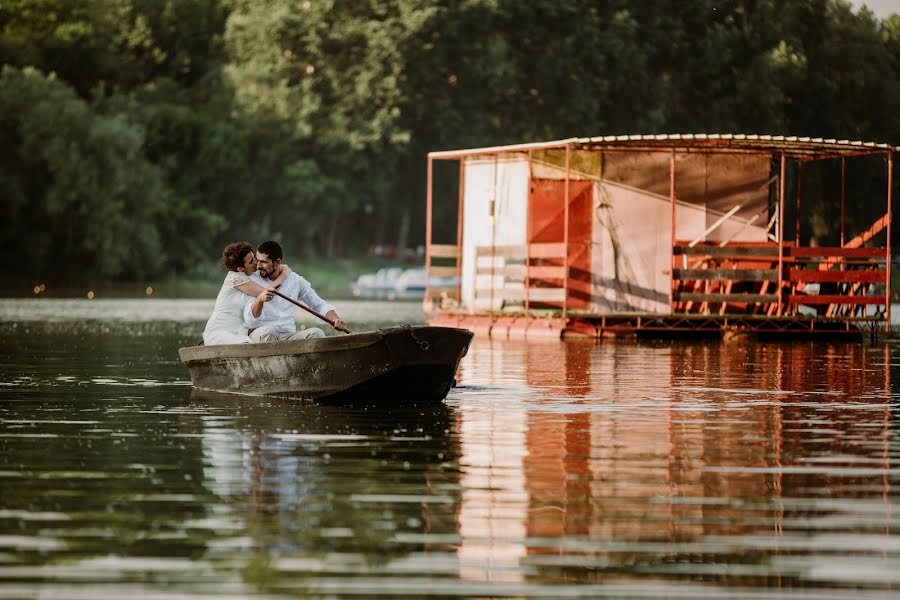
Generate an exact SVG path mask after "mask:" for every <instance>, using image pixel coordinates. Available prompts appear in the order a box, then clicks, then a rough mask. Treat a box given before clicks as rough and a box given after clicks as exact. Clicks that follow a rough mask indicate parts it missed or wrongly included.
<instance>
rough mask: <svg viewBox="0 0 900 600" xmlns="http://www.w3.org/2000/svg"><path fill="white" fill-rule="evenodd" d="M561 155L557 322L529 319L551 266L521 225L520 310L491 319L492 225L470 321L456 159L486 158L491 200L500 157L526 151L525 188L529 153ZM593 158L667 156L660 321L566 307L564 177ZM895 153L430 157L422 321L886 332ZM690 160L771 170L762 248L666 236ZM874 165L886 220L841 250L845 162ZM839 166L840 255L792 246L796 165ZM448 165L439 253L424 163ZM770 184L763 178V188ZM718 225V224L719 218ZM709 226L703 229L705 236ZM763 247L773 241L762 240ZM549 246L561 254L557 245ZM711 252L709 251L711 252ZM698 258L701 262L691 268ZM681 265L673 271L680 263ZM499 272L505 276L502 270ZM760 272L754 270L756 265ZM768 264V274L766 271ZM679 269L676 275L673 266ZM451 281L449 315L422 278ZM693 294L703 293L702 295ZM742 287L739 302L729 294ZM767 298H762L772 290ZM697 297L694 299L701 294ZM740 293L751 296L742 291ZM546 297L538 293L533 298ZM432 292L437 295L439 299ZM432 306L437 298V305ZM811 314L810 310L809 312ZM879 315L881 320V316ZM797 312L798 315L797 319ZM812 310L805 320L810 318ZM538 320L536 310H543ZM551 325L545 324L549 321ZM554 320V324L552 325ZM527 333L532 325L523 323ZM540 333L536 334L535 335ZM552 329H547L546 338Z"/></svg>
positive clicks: (830, 147)
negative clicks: (486, 277)
mask: <svg viewBox="0 0 900 600" xmlns="http://www.w3.org/2000/svg"><path fill="white" fill-rule="evenodd" d="M548 150H559V151H563V152H564V153H565V163H564V171H565V180H564V182H565V183H564V187H563V189H564V192H563V194H562V196H563V197H562V198H561V202H562V203H563V207H562V212H563V223H564V224H563V240H562V244H561V246H562V248H563V249H564V250H563V251H564V253H565V255H564V256H562V259H563V263H562V264H563V265H564V267H563V276H562V282H563V283H562V297H561V298H560V299H559V301H558V302H559V304H558V306H557V309H558V313H557V315H556V317H553V315H546V314H544V313H541V316H542V317H543V316H546V317H547V318H546V319H543V318H542V319H536V318H535V317H536V314H537V313H536V312H535V310H534V307H535V305H538V306H541V305H542V304H543V306H544V307H545V308H546V303H542V300H541V299H539V298H537V297H536V294H537V293H538V292H540V291H542V290H541V289H540V287H538V288H535V287H533V284H532V279H533V277H532V275H533V274H534V273H535V272H545V273H546V272H549V270H550V269H551V267H544V268H543V269H544V270H543V271H542V270H541V267H540V266H536V265H540V264H545V263H544V260H545V259H547V258H548V257H553V256H557V255H555V254H554V250H553V249H552V248H549V247H550V246H554V244H538V243H531V240H530V236H531V224H530V221H528V225H527V228H528V233H527V234H526V235H527V238H528V240H527V241H526V245H525V247H524V249H523V250H522V252H523V253H524V256H523V257H521V258H523V260H524V264H523V265H522V273H523V274H524V290H523V299H524V308H523V311H522V314H521V315H515V314H512V315H511V314H506V315H505V316H501V315H498V314H495V310H494V309H493V306H494V301H495V296H494V287H495V283H494V281H495V276H496V275H497V273H499V272H500V271H499V270H498V268H497V267H495V259H496V257H497V256H501V255H502V256H503V257H504V260H505V261H506V260H508V259H509V257H510V256H512V255H511V254H509V252H511V251H510V249H509V248H505V249H504V248H502V247H498V246H497V245H496V241H495V240H496V229H497V227H503V223H502V222H494V223H493V225H492V231H493V233H492V236H491V238H492V240H491V248H490V256H491V265H492V266H491V270H490V273H491V284H490V285H491V288H490V300H491V303H490V306H491V308H490V310H487V311H478V310H474V309H473V307H465V306H461V304H462V296H461V281H460V280H461V279H462V278H461V274H462V261H463V253H462V244H463V239H464V237H465V236H466V232H465V231H464V227H463V220H462V219H463V214H464V208H463V205H464V202H465V193H464V181H465V161H466V160H467V159H471V158H487V159H491V158H492V159H493V164H494V174H493V176H494V178H495V182H494V189H493V192H492V193H493V201H494V202H496V200H497V198H496V193H497V186H496V177H497V165H498V159H499V157H500V156H502V155H508V154H512V153H527V162H528V170H529V178H531V177H533V175H532V174H533V153H535V152H537V151H548ZM583 150H591V151H597V152H600V153H602V152H631V153H660V152H664V153H670V157H669V161H668V162H669V169H668V171H669V173H668V175H669V182H668V184H669V185H668V192H669V202H670V204H671V209H670V211H671V216H670V218H671V222H670V224H669V227H670V234H671V235H670V236H669V237H670V240H671V249H670V250H671V252H670V257H671V263H670V264H671V270H670V271H669V274H670V281H669V284H670V285H669V294H668V305H669V313H668V314H658V313H649V312H648V313H646V314H638V315H635V314H628V315H624V314H615V313H609V312H595V313H590V312H589V311H588V312H587V313H585V312H584V311H576V312H578V313H579V314H573V311H572V310H570V303H569V293H568V287H569V277H570V268H569V266H568V265H569V262H568V259H569V253H570V248H569V242H570V240H569V219H570V216H569V201H570V198H569V196H570V192H569V184H570V172H571V169H572V168H573V167H572V156H573V154H572V153H573V152H574V151H583ZM897 150H900V147H893V146H889V145H887V144H878V143H874V142H859V141H848V140H835V139H823V138H808V137H792V136H766V135H740V134H675V135H628V136H601V137H593V138H570V139H566V140H558V141H552V142H542V143H530V144H516V145H508V146H494V147H487V148H475V149H468V150H453V151H444V152H431V153H429V155H428V190H427V209H426V221H427V223H426V235H425V238H426V251H425V256H426V273H427V275H426V281H427V283H426V286H427V287H426V295H425V309H426V315H427V317H428V319H429V321H430V322H440V323H450V324H460V325H470V326H471V325H474V326H475V327H473V328H475V329H477V330H480V331H486V332H491V329H492V326H495V325H497V324H498V323H499V322H500V320H503V321H504V323H505V325H504V326H503V327H502V328H500V329H498V330H499V331H502V333H503V334H504V335H505V334H510V335H511V332H512V330H513V328H512V327H511V326H509V323H510V322H515V321H516V320H517V319H519V318H520V317H521V322H522V323H526V325H522V327H523V328H524V329H534V327H533V325H534V324H536V323H537V322H538V321H540V322H542V323H544V324H548V325H547V327H549V328H550V329H551V330H552V329H553V327H556V328H557V331H555V332H556V333H562V334H564V335H565V334H579V335H596V336H601V335H607V334H622V333H624V334H636V333H641V332H646V333H654V332H657V333H661V332H666V333H669V332H709V331H714V332H715V331H717V332H719V333H724V332H727V331H733V330H734V329H735V328H738V329H741V330H746V331H748V332H751V333H752V332H762V333H766V332H769V333H786V334H797V333H835V332H847V333H859V331H860V326H861V325H863V324H869V325H871V326H872V327H880V328H883V329H885V330H889V329H890V298H891V285H890V264H891V244H890V234H891V207H892V186H893V153H894V152H895V151H897ZM692 154H706V155H719V154H728V155H757V156H767V157H769V158H770V159H772V160H778V162H779V163H780V164H779V167H780V168H779V169H778V174H777V180H778V186H777V206H774V207H770V209H771V212H772V220H770V225H771V224H772V221H777V225H776V229H775V235H774V239H773V240H772V242H765V243H740V242H735V243H731V242H728V243H727V244H726V243H725V242H723V243H722V244H719V245H716V244H711V243H706V242H701V243H698V242H697V240H694V241H693V242H691V243H690V244H687V242H682V241H679V240H678V239H677V236H676V204H677V202H678V201H679V200H678V173H679V171H678V164H677V163H678V161H677V159H678V157H680V156H683V155H692ZM871 155H884V157H885V159H886V163H887V191H886V212H885V213H884V215H883V216H882V217H881V218H880V219H878V220H877V221H876V222H875V223H873V224H872V226H871V227H869V228H868V229H867V230H866V231H864V232H863V233H861V234H859V235H857V236H856V237H854V238H852V239H851V240H849V241H846V240H845V235H846V234H845V219H846V160H847V158H852V157H860V156H871ZM827 159H839V160H840V161H841V162H840V179H841V189H840V198H841V200H840V205H841V206H840V214H841V224H840V245H839V246H837V247H830V248H829V247H822V248H820V247H817V246H811V247H802V246H800V231H799V227H800V223H801V213H800V207H801V195H802V194H801V185H802V179H801V177H802V175H803V174H804V169H803V166H804V165H805V164H807V163H810V162H812V161H818V160H827ZM435 160H457V161H459V164H460V170H459V180H460V188H459V194H458V203H459V205H458V208H457V215H458V219H459V222H458V224H457V234H456V238H457V239H456V245H455V246H446V245H438V244H434V243H433V239H432V230H433V222H432V220H433V201H434V199H433V192H432V187H433V161H435ZM789 165H796V166H797V168H796V179H797V182H796V186H797V187H796V194H797V195H796V211H797V214H796V223H795V228H796V230H795V232H794V236H792V237H793V240H791V241H790V242H788V241H786V240H785V235H786V231H785V223H784V220H785V204H786V201H787V197H786V193H787V190H786V179H787V175H788V172H787V168H788V166H789ZM774 179H776V177H774V176H773V177H772V179H770V183H771V181H773V180H774ZM726 217H727V215H726ZM717 224H718V222H717V223H716V224H714V225H713V226H712V227H713V228H715V227H716V225H717ZM881 232H886V242H885V243H884V245H883V246H880V247H879V246H875V247H864V244H866V243H867V242H869V241H870V240H871V239H872V238H873V237H874V236H875V235H878V234H879V233H881ZM770 237H773V236H770ZM556 245H559V244H556ZM717 246H718V247H717ZM689 256H691V257H693V258H692V260H694V261H695V264H697V265H700V268H690V269H689V268H688V257H689ZM436 257H445V258H447V257H453V258H455V260H456V265H455V267H446V266H444V267H438V266H436V265H434V264H433V260H434V259H435V258H436ZM701 259H702V260H701ZM680 261H681V262H683V264H681V263H680ZM506 265H508V263H507V262H504V267H501V269H507V268H508V267H507V266H506ZM761 265H762V266H763V268H760V266H761ZM766 265H767V266H766ZM679 266H681V267H683V268H679ZM438 272H440V273H442V274H448V273H450V272H453V273H455V274H456V275H457V277H458V278H459V279H458V280H457V284H456V286H455V289H453V290H452V292H453V293H454V294H455V298H452V299H450V300H451V302H450V304H449V308H447V307H445V306H444V305H443V304H444V303H443V302H442V303H441V305H439V306H437V307H436V306H435V305H434V304H433V300H434V299H435V290H434V289H433V288H432V286H431V277H432V275H434V274H435V273H438ZM700 284H702V285H700ZM872 284H875V285H881V286H883V287H884V294H883V295H880V294H879V295H874V294H870V293H867V292H870V291H871V290H872V289H873V288H872ZM816 285H819V286H830V287H835V288H838V289H839V290H840V291H839V292H838V293H822V294H817V293H804V291H803V290H804V289H811V288H812V287H814V286H816ZM736 288H740V289H742V290H743V292H742V293H733V290H734V289H736ZM770 288H773V289H772V292H770ZM701 289H702V293H698V291H697V290H701ZM747 290H749V292H748V291H747ZM543 291H544V292H548V290H543ZM441 292H442V294H446V293H447V290H446V289H442V290H441ZM442 299H446V296H443V297H442ZM873 305H874V306H876V314H875V315H872V314H869V313H868V311H867V309H866V307H871V306H873ZM811 307H812V308H811ZM881 307H883V313H882V312H881V310H882V309H881ZM802 309H805V311H806V312H805V313H804V312H803V310H802ZM810 310H814V311H815V312H814V314H812V315H810V314H809V311H810ZM545 312H546V311H545ZM554 319H555V320H554ZM551 321H552V323H551ZM528 324H531V325H528ZM541 326H542V327H543V326H544V325H541ZM553 333H554V331H551V334H553Z"/></svg>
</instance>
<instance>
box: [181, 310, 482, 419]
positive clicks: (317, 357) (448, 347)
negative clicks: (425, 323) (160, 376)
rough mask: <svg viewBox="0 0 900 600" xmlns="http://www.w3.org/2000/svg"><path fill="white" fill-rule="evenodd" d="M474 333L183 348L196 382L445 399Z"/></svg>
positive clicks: (315, 394) (399, 332) (438, 330)
mask: <svg viewBox="0 0 900 600" xmlns="http://www.w3.org/2000/svg"><path fill="white" fill-rule="evenodd" d="M471 339H472V332H471V331H468V330H465V329H456V328H453V327H410V326H405V327H392V328H389V329H380V330H377V331H369V332H365V333H356V334H351V335H346V336H340V337H338V336H333V337H325V338H318V339H311V340H289V341H283V342H267V343H262V344H228V345H222V346H193V347H189V348H181V349H180V350H179V351H178V355H179V356H180V357H181V360H182V362H184V363H185V364H187V367H188V370H189V371H190V373H191V381H192V382H193V384H194V387H196V388H199V389H203V390H214V391H220V392H231V393H239V394H253V395H266V396H284V397H291V398H303V399H318V400H337V401H349V400H382V399H384V400H390V401H392V402H394V401H417V400H424V401H432V400H433V401H439V400H443V399H444V397H445V396H446V395H447V392H449V391H450V388H451V387H452V386H453V385H454V383H455V381H454V379H453V378H454V376H455V375H456V369H457V367H458V366H459V361H460V359H462V357H463V356H465V354H466V351H467V349H468V347H469V342H470V341H471Z"/></svg>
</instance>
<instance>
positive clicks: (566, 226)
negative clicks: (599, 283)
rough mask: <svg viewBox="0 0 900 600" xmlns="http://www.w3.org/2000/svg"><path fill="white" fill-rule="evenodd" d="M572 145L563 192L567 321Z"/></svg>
mask: <svg viewBox="0 0 900 600" xmlns="http://www.w3.org/2000/svg"><path fill="white" fill-rule="evenodd" d="M571 161H572V145H571V144H566V189H565V191H564V192H563V198H564V202H565V206H564V207H563V245H564V246H565V248H566V257H565V258H564V259H563V261H564V266H565V267H566V271H565V278H564V279H563V290H564V291H565V293H564V295H563V307H562V318H563V319H565V318H566V317H567V315H568V312H569V169H570V168H571V165H572V162H571Z"/></svg>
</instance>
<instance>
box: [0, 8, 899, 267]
mask: <svg viewBox="0 0 900 600" xmlns="http://www.w3.org/2000/svg"><path fill="white" fill-rule="evenodd" d="M0 63H2V65H3V66H2V74H0V194H2V197H3V202H2V210H3V219H2V222H0V251H3V252H4V253H5V255H6V256H13V257H16V258H18V259H19V260H20V264H22V265H27V266H28V268H29V270H28V272H27V273H25V272H21V271H20V274H21V275H22V276H26V277H28V278H29V279H39V278H49V279H51V280H52V279H53V278H54V277H55V278H57V279H58V278H63V279H64V278H65V277H66V275H65V274H67V273H77V272H79V271H83V270H85V269H91V270H93V271H95V272H96V273H98V274H99V275H100V276H102V277H104V278H107V279H123V280H133V279H138V278H147V277H154V276H159V275H160V274H162V273H166V272H173V271H179V272H186V273H190V272H193V271H196V267H197V265H198V264H201V263H202V264H208V263H209V262H210V261H211V260H213V261H214V259H215V256H216V254H217V253H218V251H219V248H221V245H222V244H223V242H225V241H231V240H234V239H249V240H251V241H259V240H261V239H264V238H268V237H274V238H279V239H282V240H284V241H285V246H286V248H287V249H288V251H289V253H290V254H291V255H293V256H341V255H349V254H353V253H359V252H362V251H364V250H365V248H366V247H367V246H369V245H370V244H376V243H385V244H395V245H399V246H401V247H402V246H405V245H407V244H413V245H414V244H418V243H421V242H422V240H423V238H424V208H425V207H424V204H425V202H424V199H425V176H426V168H425V155H426V153H427V152H428V151H430V150H436V149H452V148H463V147H475V146H487V145H495V144H505V143H518V142H526V141H539V140H551V139H560V138H566V137H571V136H592V135H605V134H621V133H662V132H742V133H761V134H765V133H769V134H785V135H810V136H824V137H837V138H849V139H863V140H872V141H879V142H889V143H893V144H900V110H898V106H900V16H897V15H894V16H891V17H890V18H887V19H885V20H879V19H878V18H876V17H875V16H874V15H873V14H872V13H871V12H869V11H868V10H866V9H862V10H859V11H857V10H855V9H854V8H852V7H851V5H850V4H849V3H848V2H846V1H844V0H790V1H784V0H641V1H640V2H637V1H634V0H567V1H560V0H529V1H527V2H523V1H520V0H430V1H429V0H352V1H348V0H2V2H0Z"/></svg>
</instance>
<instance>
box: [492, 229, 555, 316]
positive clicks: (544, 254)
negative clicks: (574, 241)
mask: <svg viewBox="0 0 900 600" xmlns="http://www.w3.org/2000/svg"><path fill="white" fill-rule="evenodd" d="M475 255H476V258H475V260H476V266H475V275H476V281H478V279H479V278H478V277H477V276H479V275H480V276H488V277H490V279H489V281H490V285H489V286H488V287H478V288H476V289H475V296H476V298H478V299H485V298H487V299H489V300H493V301H494V302H496V301H498V300H499V301H500V303H501V305H504V306H506V305H511V304H521V305H523V306H524V307H525V308H526V309H528V308H530V307H531V305H532V304H533V303H539V304H550V305H557V306H562V305H563V304H564V303H565V301H566V289H565V287H564V282H565V279H566V276H567V274H568V271H567V269H568V267H566V266H565V261H566V246H565V244H562V243H550V244H528V245H515V246H512V245H501V246H478V247H476V248H475ZM559 263H562V264H559ZM498 278H499V280H500V281H499V282H496V280H497V279H498Z"/></svg>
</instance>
